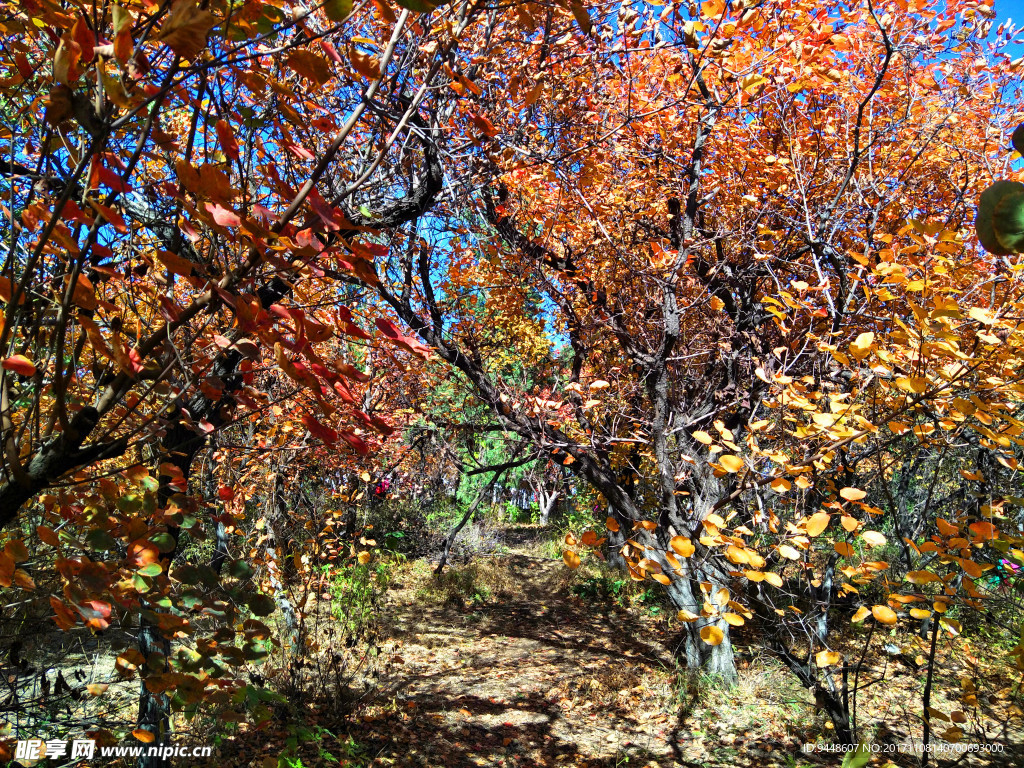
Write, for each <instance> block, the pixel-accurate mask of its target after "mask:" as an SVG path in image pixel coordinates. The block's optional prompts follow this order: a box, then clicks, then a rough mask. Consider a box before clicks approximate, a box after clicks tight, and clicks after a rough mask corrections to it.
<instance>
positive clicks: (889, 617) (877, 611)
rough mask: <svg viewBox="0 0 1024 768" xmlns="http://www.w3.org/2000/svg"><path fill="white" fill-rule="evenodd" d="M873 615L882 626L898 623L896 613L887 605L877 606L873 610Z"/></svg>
mask: <svg viewBox="0 0 1024 768" xmlns="http://www.w3.org/2000/svg"><path fill="white" fill-rule="evenodd" d="M871 615H872V616H874V617H875V619H876V620H877V621H878V622H880V623H882V624H895V623H896V622H897V621H898V617H897V616H896V611H894V610H893V609H892V608H890V607H889V606H887V605H876V606H873V607H872V608H871Z"/></svg>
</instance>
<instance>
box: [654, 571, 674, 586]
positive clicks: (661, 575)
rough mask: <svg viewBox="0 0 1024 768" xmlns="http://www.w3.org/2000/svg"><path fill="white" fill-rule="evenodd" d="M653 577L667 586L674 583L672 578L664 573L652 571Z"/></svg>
mask: <svg viewBox="0 0 1024 768" xmlns="http://www.w3.org/2000/svg"><path fill="white" fill-rule="evenodd" d="M651 578H652V579H654V580H655V581H656V582H658V583H659V584H664V585H665V586H666V587H667V586H668V585H669V584H671V583H672V579H670V578H669V577H668V576H666V575H665V574H664V573H652V574H651Z"/></svg>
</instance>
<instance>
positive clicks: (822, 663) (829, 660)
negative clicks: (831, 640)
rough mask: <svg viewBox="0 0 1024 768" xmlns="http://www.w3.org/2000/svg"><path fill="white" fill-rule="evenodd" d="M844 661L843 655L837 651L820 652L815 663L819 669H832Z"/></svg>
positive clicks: (815, 657) (815, 656) (816, 655)
mask: <svg viewBox="0 0 1024 768" xmlns="http://www.w3.org/2000/svg"><path fill="white" fill-rule="evenodd" d="M842 660H843V655H842V654H841V653H838V652H836V651H818V653H816V654H815V655H814V663H815V664H817V665H818V666H819V667H831V666H832V665H833V664H838V663H839V662H840V661H842Z"/></svg>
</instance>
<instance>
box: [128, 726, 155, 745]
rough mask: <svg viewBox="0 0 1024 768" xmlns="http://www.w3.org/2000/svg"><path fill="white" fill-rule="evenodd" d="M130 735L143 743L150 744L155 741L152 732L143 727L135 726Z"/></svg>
mask: <svg viewBox="0 0 1024 768" xmlns="http://www.w3.org/2000/svg"><path fill="white" fill-rule="evenodd" d="M132 736H134V737H135V738H136V739H138V740H139V741H141V742H142V743H143V744H152V743H153V742H154V741H156V736H154V735H153V734H152V733H150V732H149V731H147V730H145V729H144V728H136V729H135V730H134V731H132Z"/></svg>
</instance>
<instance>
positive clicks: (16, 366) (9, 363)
mask: <svg viewBox="0 0 1024 768" xmlns="http://www.w3.org/2000/svg"><path fill="white" fill-rule="evenodd" d="M0 365H2V366H3V368H4V370H7V371H11V372H13V373H17V374H18V375H20V376H31V375H32V374H34V373H35V372H36V366H35V364H34V363H33V362H32V361H31V360H29V359H28V358H27V357H25V356H24V355H11V357H8V358H7V359H6V360H4V361H3V363H0Z"/></svg>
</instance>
